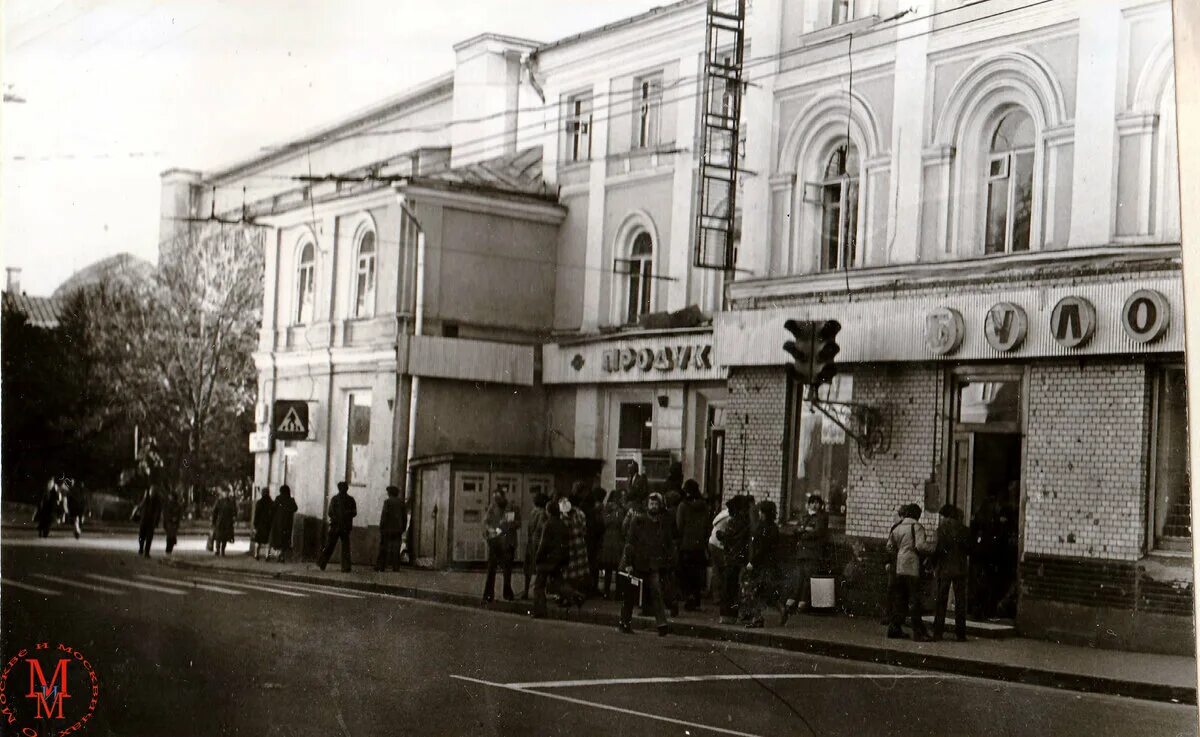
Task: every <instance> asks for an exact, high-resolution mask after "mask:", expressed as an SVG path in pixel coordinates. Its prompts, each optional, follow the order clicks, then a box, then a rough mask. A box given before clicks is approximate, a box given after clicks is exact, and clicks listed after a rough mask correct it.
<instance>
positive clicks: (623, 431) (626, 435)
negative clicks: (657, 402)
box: [617, 402, 654, 450]
mask: <svg viewBox="0 0 1200 737" xmlns="http://www.w3.org/2000/svg"><path fill="white" fill-rule="evenodd" d="M619 424H620V427H618V429H617V448H618V449H620V450H649V449H650V439H651V437H652V436H653V434H654V433H653V431H654V407H653V406H652V405H651V404H650V403H649V402H646V403H644V404H643V403H640V402H639V403H626V402H623V403H622V404H621V416H620V420H619Z"/></svg>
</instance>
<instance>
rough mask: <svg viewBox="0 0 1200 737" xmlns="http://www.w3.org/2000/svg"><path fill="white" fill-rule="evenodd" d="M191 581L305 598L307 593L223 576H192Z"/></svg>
mask: <svg viewBox="0 0 1200 737" xmlns="http://www.w3.org/2000/svg"><path fill="white" fill-rule="evenodd" d="M192 580H193V581H203V582H204V583H212V584H218V585H222V586H237V587H238V588H243V589H250V590H251V591H266V592H267V593H271V594H280V595H282V596H295V597H298V598H301V599H304V598H307V597H308V594H301V593H300V592H298V591H288V590H286V589H276V588H272V587H270V586H259V585H258V584H252V583H238V582H237V581H227V580H225V579H223V578H203V577H201V576H192Z"/></svg>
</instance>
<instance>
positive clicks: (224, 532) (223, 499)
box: [212, 491, 237, 558]
mask: <svg viewBox="0 0 1200 737" xmlns="http://www.w3.org/2000/svg"><path fill="white" fill-rule="evenodd" d="M236 523H237V500H236V499H234V498H233V491H224V492H221V496H220V497H219V498H218V499H217V503H216V504H214V505H213V511H212V526H213V529H212V533H213V555H219V556H221V557H222V558H223V557H225V546H227V545H228V544H229V543H231V542H233V528H234V525H235V524H236Z"/></svg>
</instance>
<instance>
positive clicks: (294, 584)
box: [262, 577, 363, 599]
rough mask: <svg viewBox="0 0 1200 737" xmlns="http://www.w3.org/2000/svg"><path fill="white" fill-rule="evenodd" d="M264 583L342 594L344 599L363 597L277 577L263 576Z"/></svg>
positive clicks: (318, 592)
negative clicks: (281, 579)
mask: <svg viewBox="0 0 1200 737" xmlns="http://www.w3.org/2000/svg"><path fill="white" fill-rule="evenodd" d="M262 582H263V583H267V584H270V585H271V586H278V587H279V588H282V589H293V590H295V591H307V592H309V593H312V594H325V595H327V596H340V597H342V598H343V599H361V598H363V597H362V595H361V594H349V593H346V592H345V591H336V590H334V589H331V588H328V587H325V586H321V585H318V584H315V583H298V582H296V581H280V580H279V579H277V578H265V577H264V578H262Z"/></svg>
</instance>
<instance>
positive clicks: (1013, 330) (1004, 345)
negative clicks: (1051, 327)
mask: <svg viewBox="0 0 1200 737" xmlns="http://www.w3.org/2000/svg"><path fill="white" fill-rule="evenodd" d="M1028 330H1029V318H1028V317H1027V316H1026V315H1025V310H1023V309H1021V308H1020V307H1019V306H1017V305H1015V304H1013V303H1012V302H999V303H997V304H995V305H993V306H992V308H991V309H990V310H988V312H987V315H986V316H985V317H984V318H983V337H984V338H985V339H987V342H988V345H990V346H991V347H993V348H995V349H996V350H998V351H1000V352H1001V353H1008V352H1009V351H1011V350H1015V349H1016V348H1017V346H1019V345H1021V343H1022V342H1024V340H1025V333H1026V332H1027V331H1028Z"/></svg>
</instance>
